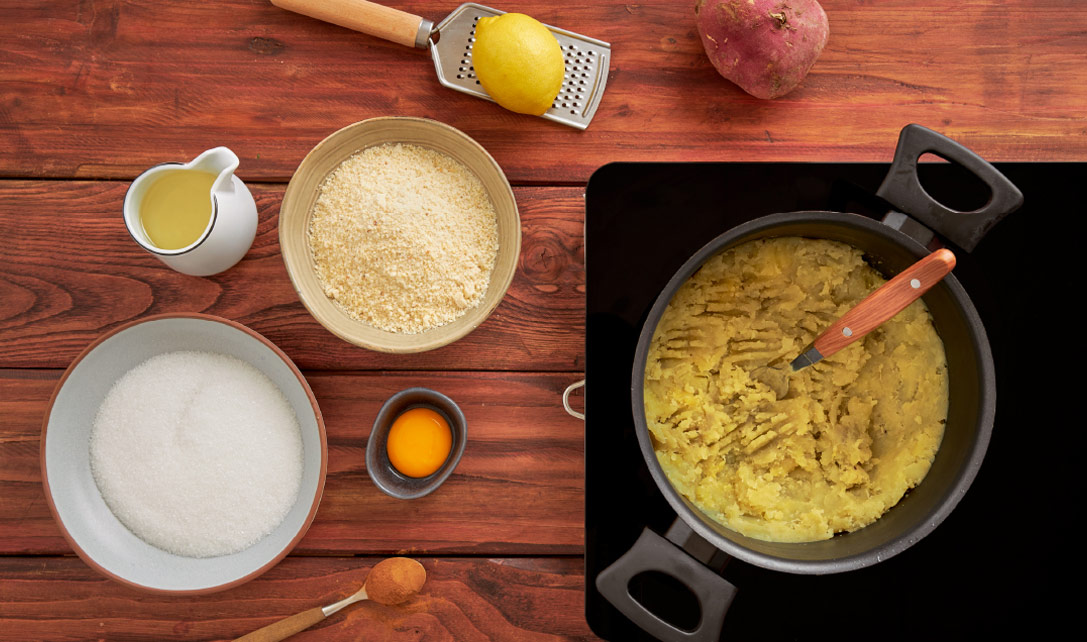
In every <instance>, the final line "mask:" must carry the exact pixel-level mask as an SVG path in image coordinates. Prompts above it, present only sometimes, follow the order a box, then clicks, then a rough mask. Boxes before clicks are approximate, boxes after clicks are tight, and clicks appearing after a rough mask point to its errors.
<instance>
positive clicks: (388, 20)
mask: <svg viewBox="0 0 1087 642" xmlns="http://www.w3.org/2000/svg"><path fill="white" fill-rule="evenodd" d="M272 4H274V5H275V6H277V7H280V8H282V9H286V10H288V11H293V12H295V13H300V14H302V15H305V16H309V17H311V18H316V19H318V20H323V21H324V22H331V23H332V24H337V25H340V26H341V27H347V28H348V29H354V30H355V31H361V32H362V33H365V34H369V35H371V36H377V37H378V38H381V39H383V40H388V41H390V42H395V43H397V44H401V45H406V46H408V47H419V48H425V47H426V46H427V44H426V38H427V36H429V34H430V29H431V28H432V27H433V25H432V24H431V22H430V21H429V20H424V19H423V18H422V17H420V16H417V15H414V14H410V13H408V12H406V11H400V10H399V9H393V8H392V7H384V6H382V5H379V4H374V3H373V2H367V1H366V0H272ZM420 41H422V42H420Z"/></svg>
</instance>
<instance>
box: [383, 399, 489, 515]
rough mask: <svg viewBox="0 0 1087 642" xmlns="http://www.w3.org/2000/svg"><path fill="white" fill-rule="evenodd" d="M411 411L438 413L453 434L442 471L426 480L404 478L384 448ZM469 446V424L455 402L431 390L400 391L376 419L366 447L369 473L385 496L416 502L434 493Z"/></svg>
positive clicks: (386, 404) (423, 478)
mask: <svg viewBox="0 0 1087 642" xmlns="http://www.w3.org/2000/svg"><path fill="white" fill-rule="evenodd" d="M412 408H430V409H431V410H434V411H436V412H437V413H438V414H440V415H441V416H442V417H443V418H444V419H445V421H446V423H448V424H449V429H450V430H451V431H453V445H452V447H451V448H450V449H449V457H447V458H446V460H445V463H444V464H442V467H441V468H439V469H438V470H436V471H435V472H434V473H433V474H431V475H428V476H426V477H419V478H416V477H408V476H406V475H402V474H401V473H400V472H399V471H397V470H396V468H394V467H393V465H392V462H390V461H389V453H388V451H387V450H386V447H385V446H386V442H387V441H388V439H389V429H390V428H392V425H393V422H394V421H396V418H397V417H399V416H400V415H401V414H403V413H404V412H405V411H407V410H411V409H412ZM466 443H468V422H466V421H465V420H464V413H463V412H461V411H460V408H459V407H458V406H457V404H455V403H453V400H452V399H450V398H449V397H446V396H445V395H443V394H442V393H440V392H437V391H435V390H431V389H429V388H408V389H406V390H401V391H400V392H398V393H396V394H395V395H393V396H391V397H389V399H388V400H387V401H386V402H385V405H383V406H381V410H380V411H378V413H377V418H376V419H374V429H373V430H371V431H370V440H369V441H368V442H367V443H366V472H368V473H369V474H370V479H372V480H374V483H375V484H377V487H378V488H380V489H381V490H382V491H384V492H385V494H387V495H391V496H393V497H396V498H397V499H417V498H419V497H423V496H425V495H429V494H430V493H432V492H434V491H435V490H436V489H437V488H438V486H441V485H442V482H444V481H445V479H446V478H447V477H449V475H450V474H452V472H453V469H454V468H456V467H457V463H459V462H460V458H461V455H463V454H464V445H465V444H466Z"/></svg>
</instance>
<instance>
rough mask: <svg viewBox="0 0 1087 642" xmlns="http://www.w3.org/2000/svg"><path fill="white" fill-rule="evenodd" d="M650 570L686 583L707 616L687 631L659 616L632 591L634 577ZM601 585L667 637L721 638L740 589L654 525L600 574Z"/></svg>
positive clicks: (617, 603) (691, 641) (688, 641)
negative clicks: (727, 616)
mask: <svg viewBox="0 0 1087 642" xmlns="http://www.w3.org/2000/svg"><path fill="white" fill-rule="evenodd" d="M646 571H658V572H660V573H664V574H665V575H668V576H671V577H672V578H674V579H675V580H677V581H678V582H679V583H680V584H682V585H683V586H686V587H687V588H688V589H689V590H690V591H691V592H692V593H694V596H695V597H696V598H698V605H699V607H700V608H701V610H702V617H701V619H700V620H699V622H698V627H697V628H695V629H694V630H692V631H687V630H684V629H681V628H679V627H676V626H673V625H672V624H669V623H668V622H666V621H664V620H662V619H661V618H659V617H657V616H656V615H655V614H654V613H653V612H652V611H650V610H649V609H647V608H645V607H644V606H642V605H641V603H639V602H638V601H637V600H636V599H634V596H633V595H631V594H630V588H629V585H630V580H631V579H632V578H633V577H634V576H635V575H638V574H640V573H644V572H646ZM596 588H597V590H598V591H600V594H601V595H603V596H604V597H605V598H606V599H607V600H608V601H609V602H611V604H612V606H614V607H615V608H617V609H619V611H620V612H621V613H622V614H623V615H625V616H627V618H628V619H630V621H631V622H633V623H634V624H636V625H638V626H639V627H641V629H642V630H643V631H645V632H646V633H649V634H650V635H652V636H654V637H657V638H659V639H661V640H682V641H684V642H717V640H718V639H719V638H720V636H721V627H722V626H723V625H724V623H725V614H726V613H727V612H728V607H729V606H730V605H731V604H732V598H733V597H735V596H736V587H735V586H733V585H732V584H729V583H728V582H727V581H725V578H723V577H721V576H720V575H718V574H717V573H714V572H713V571H711V570H710V569H708V568H706V567H705V566H703V565H702V564H701V563H699V562H698V561H696V560H695V559H694V558H692V557H691V556H689V555H688V554H687V553H685V552H684V551H683V550H682V549H680V548H679V547H677V546H675V545H674V544H672V543H671V542H669V541H668V540H666V539H664V538H663V537H661V536H660V535H657V534H656V533H654V532H653V531H651V530H649V529H648V528H646V529H644V530H642V534H641V536H640V537H639V538H638V541H637V542H635V543H634V546H632V547H631V548H630V550H629V551H627V552H626V553H623V556H622V557H620V558H619V559H617V560H615V562H613V563H612V564H611V566H609V567H607V568H606V569H604V570H603V571H601V572H600V574H599V575H597V576H596Z"/></svg>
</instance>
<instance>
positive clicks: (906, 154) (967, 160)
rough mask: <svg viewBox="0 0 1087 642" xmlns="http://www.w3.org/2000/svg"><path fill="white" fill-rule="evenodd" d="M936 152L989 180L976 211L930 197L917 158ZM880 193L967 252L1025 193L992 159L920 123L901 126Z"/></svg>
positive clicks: (1021, 199)
mask: <svg viewBox="0 0 1087 642" xmlns="http://www.w3.org/2000/svg"><path fill="white" fill-rule="evenodd" d="M926 152H931V153H933V154H936V155H937V156H940V157H941V158H944V159H945V160H948V161H951V162H954V163H958V164H959V165H960V166H962V167H963V168H964V169H966V170H968V171H969V172H970V173H972V174H973V175H974V176H977V177H978V178H979V179H980V180H981V181H982V182H983V183H985V184H986V185H987V186H988V187H989V190H990V191H991V192H992V195H991V196H990V198H989V202H988V203H986V204H985V205H983V206H982V207H981V208H980V209H977V210H974V211H973V212H960V211H958V210H953V209H951V208H949V207H947V206H946V205H943V204H942V203H940V202H939V201H937V200H936V199H934V198H932V197H931V196H929V194H928V192H926V191H925V189H924V188H923V187H922V186H921V181H920V179H919V178H918V175H917V160H918V159H919V158H920V157H921V155H922V154H924V153H926ZM876 196H879V197H880V198H882V199H883V200H885V201H887V202H888V203H890V204H891V205H893V206H894V207H896V208H898V209H899V210H900V211H902V212H904V213H906V214H909V215H910V216H912V217H914V218H917V219H919V220H920V221H921V222H923V223H924V224H926V225H928V226H929V227H931V228H932V229H934V230H936V231H938V232H940V233H941V234H943V235H944V236H946V237H947V238H949V239H951V240H952V241H953V242H955V243H956V244H958V245H959V247H961V248H963V249H964V250H966V251H968V252H969V251H971V250H973V249H974V248H975V247H976V246H977V244H978V242H979V241H980V240H981V238H982V237H983V236H985V234H986V232H988V231H989V230H990V229H991V228H992V227H993V226H994V225H996V223H997V221H999V220H1000V219H1002V218H1004V217H1005V216H1007V215H1008V214H1011V213H1012V212H1014V211H1015V210H1017V209H1019V206H1020V205H1022V204H1023V193H1022V192H1020V191H1019V188H1018V187H1016V186H1015V185H1014V184H1013V183H1012V182H1011V181H1010V180H1008V178H1007V177H1006V176H1004V175H1003V174H1001V173H1000V171H999V170H998V169H997V168H995V167H993V166H992V165H991V164H989V162H988V161H986V160H985V159H983V158H982V157H981V156H978V155H977V154H975V153H974V152H972V151H970V150H969V149H967V148H966V147H964V146H963V145H961V144H959V143H957V142H955V141H953V140H951V139H950V138H948V137H946V136H944V135H943V134H938V133H936V132H934V131H932V130H931V129H927V128H925V127H922V126H920V125H915V124H910V125H906V126H905V127H904V128H902V133H901V134H900V135H899V137H898V147H896V148H895V156H894V161H892V162H891V169H890V170H889V171H888V172H887V177H886V178H884V179H883V184H882V185H880V186H879V190H877V191H876Z"/></svg>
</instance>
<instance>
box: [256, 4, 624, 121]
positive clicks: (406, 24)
mask: <svg viewBox="0 0 1087 642" xmlns="http://www.w3.org/2000/svg"><path fill="white" fill-rule="evenodd" d="M272 4H274V5H276V6H277V7H282V8H283V9H287V10H290V11H294V12H295V13H301V14H304V15H307V16H310V17H311V18H316V19H318V20H323V21H325V22H331V23H333V24H338V25H340V26H341V27H347V28H348V29H354V30H355V31H361V32H363V33H366V34H369V35H371V36H377V37H378V38H382V39H384V40H389V41H391V42H395V43H398V44H402V45H406V46H409V47H416V48H418V49H430V56H431V58H433V59H434V68H435V69H436V70H437V72H438V81H439V82H441V83H442V84H443V85H445V86H446V87H449V88H450V89H456V90H457V91H462V92H464V93H466V94H472V95H473V96H478V97H479V98H485V99H487V100H490V101H492V102H494V100H493V99H492V98H491V97H490V96H489V95H487V92H486V91H484V89H483V86H482V85H480V84H479V80H477V79H476V74H475V69H474V68H473V67H472V44H473V43H474V42H475V40H476V38H475V33H476V22H477V21H478V20H479V19H480V18H486V17H490V16H499V15H502V14H503V13H505V12H504V11H499V10H497V9H491V8H490V7H484V6H483V5H478V4H475V3H474V2H468V3H465V4H462V5H461V6H459V7H457V8H456V9H455V10H454V11H453V13H451V14H449V15H448V16H446V18H445V19H444V20H442V21H441V22H439V23H438V25H437V26H434V23H433V22H431V21H430V20H427V19H425V18H422V17H420V16H416V15H413V14H410V13H407V12H405V11H400V10H399V9H393V8H391V7H385V6H382V5H379V4H374V3H372V2H367V1H366V0H272ZM544 26H545V27H547V28H548V29H549V30H550V31H551V33H552V34H554V36H555V39H556V40H558V41H559V46H560V47H562V53H563V59H564V60H563V62H564V63H565V65H566V76H565V79H564V80H563V83H562V89H560V90H559V95H558V97H557V98H555V102H554V103H552V105H551V108H550V109H548V110H547V111H546V112H545V113H544V114H543V117H544V118H547V119H548V120H553V121H556V122H559V123H562V124H564V125H569V126H571V127H577V128H578V129H585V128H586V127H588V126H589V121H591V120H592V119H593V115H594V114H595V113H596V108H597V106H598V105H599V104H600V98H601V97H602V96H603V95H604V85H605V83H607V80H608V63H609V59H610V58H611V45H610V44H608V43H606V42H603V41H601V40H597V39H595V38H589V37H586V36H582V35H580V34H576V33H573V32H571V31H566V30H565V29H559V28H557V27H552V26H551V25H544Z"/></svg>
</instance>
